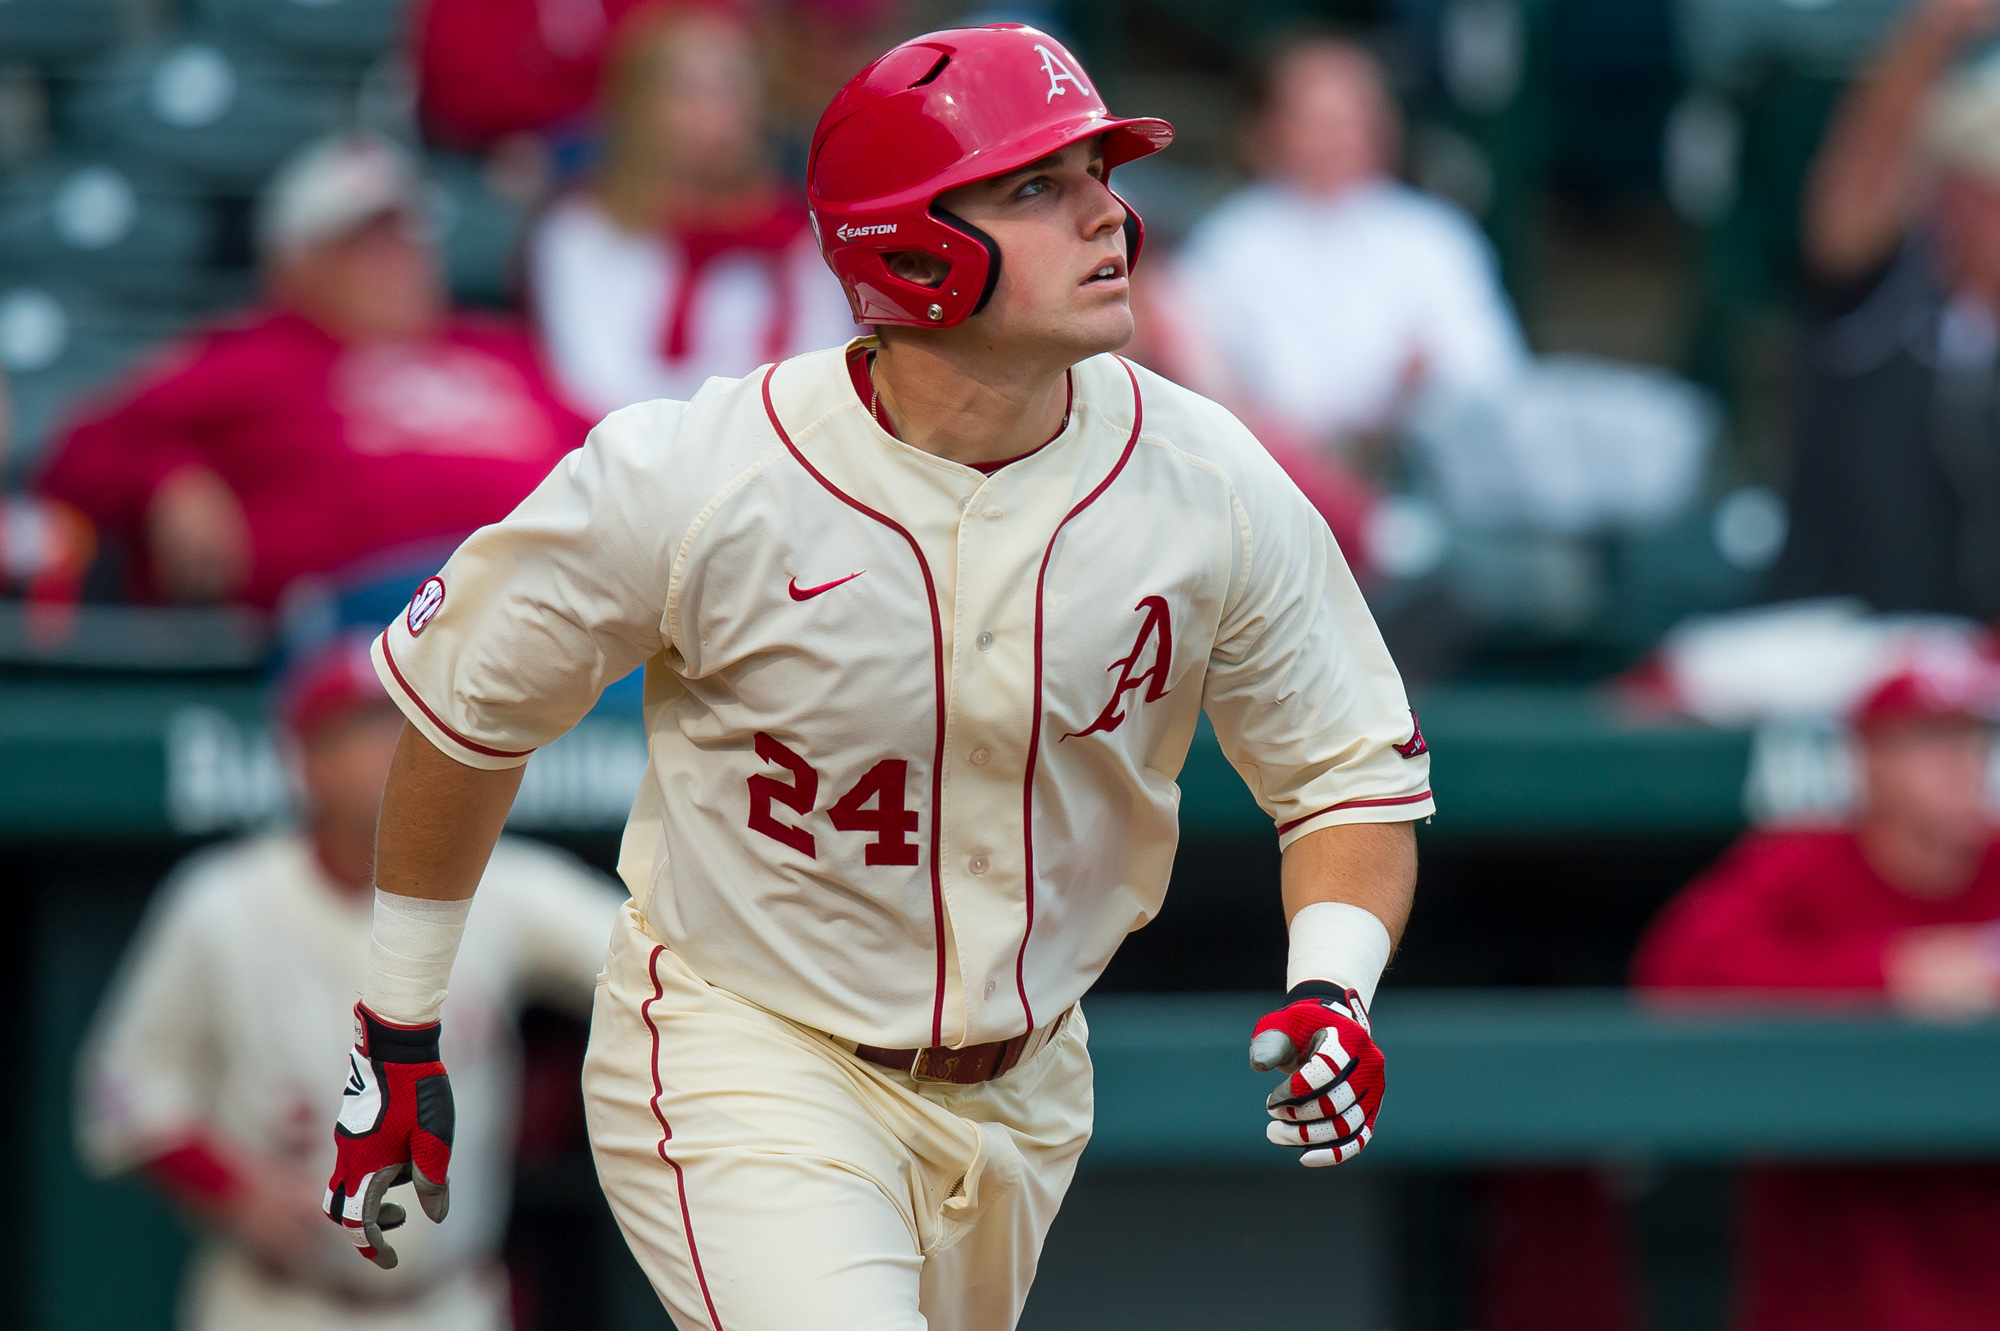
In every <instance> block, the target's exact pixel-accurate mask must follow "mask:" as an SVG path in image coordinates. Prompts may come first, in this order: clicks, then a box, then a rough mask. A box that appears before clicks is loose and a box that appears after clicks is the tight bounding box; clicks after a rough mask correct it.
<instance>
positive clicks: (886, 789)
mask: <svg viewBox="0 0 2000 1331" xmlns="http://www.w3.org/2000/svg"><path fill="white" fill-rule="evenodd" d="M757 756H758V757H759V758H762V759H763V760H764V761H765V762H767V763H775V764H777V765H778V766H779V767H782V768H784V769H785V771H786V772H788V773H790V774H791V778H792V779H791V781H790V782H789V783H788V782H785V781H781V780H779V779H778V778H777V777H775V776H770V775H767V774H765V773H762V772H759V773H758V774H757V775H755V776H753V777H751V778H750V830H751V831H753V832H762V833H763V834H764V835H765V836H767V837H770V838H771V839H772V840H773V841H776V842H779V843H781V844H783V845H787V846H790V847H791V848H792V849H793V850H796V851H797V852H798V853H799V854H801V855H803V856H805V857H806V858H807V859H809V860H812V859H818V858H819V843H818V842H817V841H816V840H814V838H813V834H812V833H811V832H808V831H806V830H805V829H804V828H803V827H798V826H796V825H794V824H792V823H782V822H779V821H778V819H777V817H776V816H775V815H773V814H772V812H771V806H772V805H773V804H782V805H784V806H785V807H786V808H787V809H790V810H791V811H792V812H794V813H797V814H802V815H803V814H810V813H811V812H812V811H813V808H814V806H815V805H817V804H818V802H819V773H818V772H816V771H814V770H813V765H812V764H811V763H809V762H807V761H806V760H805V759H804V758H802V757H800V756H799V755H798V754H796V753H794V752H792V750H790V749H788V748H786V747H785V745H784V744H783V743H781V742H779V741H778V740H776V739H773V738H772V737H771V736H769V735H767V734H765V733H764V732H763V731H761V730H760V731H758V732H757ZM909 775H910V764H909V762H908V761H907V760H905V759H902V758H884V759H883V760H882V761H881V762H879V763H876V764H875V765H874V766H873V767H871V768H869V769H868V771H867V772H866V773H865V774H864V775H863V776H862V778H861V779H860V780H859V781H857V782H855V783H854V785H853V787H852V788H850V789H849V790H848V792H847V793H846V794H844V795H842V796H841V797H840V798H839V799H837V800H835V801H834V803H833V807H832V808H831V809H828V810H827V817H828V818H830V819H831V820H832V822H833V830H834V831H836V832H873V833H874V834H875V839H874V840H873V841H871V842H869V843H868V845H867V846H866V847H865V855H864V859H865V861H866V862H867V863H869V864H915V863H916V862H917V843H916V842H914V841H912V840H910V834H911V833H912V832H914V831H916V830H917V811H916V810H915V809H912V808H910V807H909V803H908V801H907V798H906V797H905V795H904V787H905V785H906V784H907V783H908V781H909ZM871 804H872V805H873V806H874V807H872V808H871V807H869V806H870V805H871Z"/></svg>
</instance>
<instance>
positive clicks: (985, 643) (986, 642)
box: [972, 633, 993, 652]
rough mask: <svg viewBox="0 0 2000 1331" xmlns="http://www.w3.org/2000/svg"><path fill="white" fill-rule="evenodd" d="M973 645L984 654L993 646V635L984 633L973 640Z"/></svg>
mask: <svg viewBox="0 0 2000 1331" xmlns="http://www.w3.org/2000/svg"><path fill="white" fill-rule="evenodd" d="M972 645H973V646H975V647H977V648H978V649H979V650H980V651H982V652H983V651H985V650H986V649H987V648H988V647H991V646H992V645H993V635H992V634H991V633H982V634H980V635H979V636H978V637H976V638H974V639H973V640H972Z"/></svg>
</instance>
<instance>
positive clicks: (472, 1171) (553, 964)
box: [78, 637, 619, 1331]
mask: <svg viewBox="0 0 2000 1331" xmlns="http://www.w3.org/2000/svg"><path fill="white" fill-rule="evenodd" d="M279 700H280V712H281V721H282V725H283V727H284V732H285V735H286V737H287V739H288V740H289V748H288V752H289V756H290V758H291V760H292V764H291V765H292V770H293V773H294V776H295V778H296V782H297V785H298V789H299V791H300V794H301V796H302V799H303V811H302V818H301V826H300V827H299V828H298V829H297V830H292V831H281V832H276V833H270V834H266V835H261V836H256V837H252V838H249V839H246V840H243V841H239V842H236V843H233V844H230V845H225V846H220V847H215V848H211V849H209V850H205V851H202V852H200V853H198V854H197V855H195V856H194V857H193V858H191V859H190V860H188V861H187V862H186V863H184V864H183V865H182V866H181V867H180V868H179V869H177V870H176V871H175V873H174V874H173V876H172V877H171V878H170V879H169V880H168V881H167V882H166V883H165V884H164V885H163V886H162V887H161V889H160V891H159V893H158V896H157V897H156V899H155V901H154V903H153V905H152V908H151V910H150V912H149V914H148V916H147V919H146V922H145V924H144V926H143V927H142V929H141V931H140V933H139V935H138V937H137V939H136V940H135V941H134V943H133V944H132V946H131V948H130V950H129V952H128V954H127V956H126V958H125V961H124V964H123V967H122V969H121V971H120V974H119V976H118V978H117V979H116V980H115V981H114V983H113V986H112V988H111V990H110V992H109V993H108V994H107V996H106V998H105V1000H104V1004H103V1007H102V1009H101V1010H100V1011H99V1013H98V1016H97V1021H96V1024H95V1027H94V1028H93V1032H92V1034H91V1037H90V1039H89V1041H88V1043H87V1044H86V1046H85V1050H84V1053H83V1055H82V1061H81V1065H80V1068H79V1083H80V1099H79V1104H80V1108H79V1128H78V1130H79V1135H80V1140H81V1145H82V1150H83V1154H84V1158H85V1160H86V1162H87V1163H89V1164H90V1165H91V1166H92V1167H93V1168H95V1169H96V1170H98V1171H100V1172H102V1173H106V1174H109V1173H115V1172H120V1171H125V1170H131V1169H139V1170H141V1171H143V1173H144V1174H145V1176H146V1177H147V1178H148V1180H149V1181H151V1182H152V1183H153V1184H154V1185H155V1186H157V1187H158V1188H159V1189H160V1190H161V1191H163V1192H165V1193H166V1194H167V1196H168V1197H169V1198H170V1199H172V1200H173V1202H174V1203H175V1204H176V1205H177V1206H178V1207H179V1208H180V1209H181V1210H183V1211H184V1212H185V1213H186V1214H187V1215H188V1216H189V1217H190V1218H191V1219H193V1220H194V1221H195V1222H197V1224H198V1225H199V1227H200V1229H201V1231H202V1236H203V1237H202V1242H201V1245H200V1247H199V1249H198V1251H197V1253H196V1255H195V1257H194V1259H193V1264H192V1266H191V1267H190V1269H189V1271H188V1274H187V1277H186V1278H185V1280H184V1281H183V1286H182V1288H183V1302H182V1310H181V1320H180V1324H181V1325H182V1326H183V1327H188V1328H201V1329H209V1328H214V1329H217V1331H220V1329H221V1328H229V1329H231V1331H236V1329H237V1328H242V1329H244V1331H249V1329H251V1328H255V1329H256V1331H271V1328H324V1329H325V1331H365V1329H367V1328H383V1329H385V1331H386V1329H387V1328H398V1329H402V1328H409V1329H410V1331H414V1329H415V1328H419V1327H421V1328H424V1331H475V1329H476V1331H500V1329H501V1328H504V1327H507V1326H509V1325H510V1324H511V1323H510V1319H509V1315H508V1312H507V1287H506V1278H505V1276H504V1274H503V1273H502V1272H501V1270H500V1268H499V1266H498V1262H497V1256H498V1252H499V1247H500V1240H501V1236H502V1231H503V1230H504V1228H505V1226H506V1223H507V1211H508V1192H509V1178H508V1161H509V1157H510V1154H511V1150H512V1144H513V1139H514V1132H515V1124H514V1119H515V1113H514V1106H515V1103H516V1099H517V1097H516V1095H515V1093H514V1092H515V1089H516V1087H517V1084H518V1082H519V1076H520V1069H519V1063H520V1049H519V1044H518V1040H517V1022H518V1020H519V1016H520V1012H521V1009H522V1008H523V1006H524V1005H526V1004H527V1003H528V1002H530V1001H533V1000H540V1001H547V1002H550V1003H553V1004H555V1005H557V1006H560V1007H562V1008H564V1009H566V1010H568V1011H572V1012H575V1013H577V1014H578V1015H579V1016H583V1015H586V1014H587V1013H588V1011H589V1003H590V995H591V993H592V988H593V983H594V978H595V975H596V973H597V971H598V969H599V968H600V966H601V965H602V963H603V957H604V948H605V944H606V941H607V940H608V939H609V937H610V933H611V921H612V917H613V914H614V913H615V911H616V910H617V906H618V902H619V894H618V893H617V892H615V891H614V890H613V889H612V888H611V886H610V885H609V884H608V883H606V882H605V881H603V880H602V879H601V878H599V877H598V876H597V875H596V874H594V873H592V872H590V871H589V870H587V869H585V868H583V867H582V866H581V865H578V864H576V863H574V862H573V861H571V860H570V859H568V858H567V857H566V856H563V855H561V854H559V853H557V852H555V851H553V850H550V849H547V848H545V847H541V846H537V845H535V844H533V843H528V842H521V841H515V840H511V839H508V840H503V841H502V842H501V843H500V847H499V849H498V850H497V851H495V852H494V855H493V860H492V863H491V864H490V865H489V866H488V868H487V871H486V877H485V879H484V881H483V882H482V883H481V885H480V894H479V910H478V911H477V912H475V913H474V915H473V917H472V921H471V923H470V925H468V926H467V929H466V933H465V945H464V949H463V950H462V951H461V952H460V954H459V961H458V965H457V967H456V968H455V969H454V970H453V972H452V986H451V997H450V998H449V999H448V1000H447V1001H446V1004H445V1010H446V1012H447V1013H448V1014H449V1019H450V1031H451V1033H450V1034H449V1035H447V1036H446V1037H445V1043H446V1046H447V1049H446V1056H447V1057H452V1058H454V1059H455V1060H456V1062H455V1063H454V1066H453V1069H452V1075H453V1077H454V1078H455V1085H456V1086H457V1087H458V1118H457V1130H456V1138H455V1141H454V1144H453V1149H452V1158H451V1184H452V1202H453V1205H452V1208H451V1215H450V1217H449V1219H447V1220H446V1221H445V1223H443V1224H442V1225H432V1224H430V1223H428V1222H425V1221H422V1220H419V1221H418V1222H417V1223H414V1224H410V1225H407V1226H405V1227H404V1228H402V1229H400V1230H398V1231H397V1232H396V1237H395V1246H396V1250H397V1252H398V1254H399V1255H400V1258H401V1262H400V1264H399V1265H398V1266H397V1267H396V1269H394V1270H393V1271H383V1270H380V1269H379V1268H377V1267H375V1266H374V1265H373V1264H372V1263H368V1262H363V1261H359V1260H357V1259H356V1258H355V1256H354V1252H353V1245H352V1244H351V1243H349V1242H348V1240H347V1237H346V1236H345V1235H344V1234H343V1233H341V1232H340V1230H339V1229H337V1228H336V1227H335V1226H333V1225H329V1224H328V1223H327V1221H326V1217H325V1216H324V1215H323V1214H322V1213H321V1212H320V1210H319V1201H320V1197H321V1194H322V1193H323V1192H324V1190H325V1187H326V1178H327V1174H328V1171H329V1170H330V1169H331V1167H332V1163H333V1160H332V1139H331V1137H330V1136H329V1135H328V1134H327V1132H326V1122H325V1115H326V1104H325V1097H324V1092H323V1088H324V1086H325V1084H326V1082H327V1080H328V1079H329V1078H330V1077H332V1078H337V1077H338V1075H339V1070H340V1069H342V1068H344V1067H345V1066H346V1061H347V1055H348V1051H349V1050H350V1048H351V1047H352V1045H353V1014H352V1008H353V1004H354V999H355V997H356V995H357V994H358V993H359V992H360V989H361V981H362V976H363V974H364V972H365V971H366V969H367V965H368V935H369V925H370V920H371V918H372V907H373V902H374V897H373V893H372V892H371V890H370V883H371V880H372V868H373V858H374V843H375V815H376V808H377V806H378V805H379V804H380V802H381V796H382V786H383V782H384V781H385V779H386V778H387V775H388V771H389V761H390V757H391V755H392V754H393V753H394V752H395V748H396V742H397V739H398V737H399V736H400V735H401V734H402V730H403V719H402V715H401V714H400V713H399V712H397V711H396V709H395V708H394V706H392V705H391V704H390V702H389V699H388V697H387V695H386V694H384V693H383V692H382V686H381V685H380V684H379V683H378V682H377V681H376V678H375V671H374V669H373V667H372V666H371V665H370V664H369V661H368V651H367V639H366V638H365V637H349V638H343V639H338V640H336V641H335V642H334V644H333V645H332V646H331V647H328V648H325V649H323V650H321V651H320V652H319V653H317V654H315V655H312V656H309V657H307V658H305V659H304V660H303V661H302V662H301V663H300V664H299V665H298V666H297V667H296V668H295V669H293V670H292V671H291V672H289V674H288V676H287V678H286V679H285V680H284V681H282V684H281V689H280V694H279ZM454 1043H456V1044H457V1046H458V1047H457V1049H456V1050H453V1049H451V1048H450V1046H451V1045H453V1044H454ZM468 1077H469V1078H470V1079H471V1082H470V1084H469V1085H468V1083H467V1081H466V1078H468Z"/></svg>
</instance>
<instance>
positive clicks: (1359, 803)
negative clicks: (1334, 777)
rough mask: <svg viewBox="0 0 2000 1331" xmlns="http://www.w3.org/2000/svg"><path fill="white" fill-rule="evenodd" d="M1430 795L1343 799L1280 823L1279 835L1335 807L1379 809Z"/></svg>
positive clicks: (1425, 791)
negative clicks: (1377, 798)
mask: <svg viewBox="0 0 2000 1331" xmlns="http://www.w3.org/2000/svg"><path fill="white" fill-rule="evenodd" d="M1430 797H1431V793H1430V791H1428V790H1420V791H1418V792H1417V793H1416V794H1414V795H1397V796H1394V797H1393V798H1389V799H1379V800H1342V801H1341V802H1340V803H1338V804H1329V805H1327V806H1326V807H1325V808H1324V809H1314V810H1313V811H1312V812H1311V813H1309V814H1307V815H1305V816H1304V817H1303V818H1294V819H1292V821H1290V822H1289V823H1279V824H1278V835H1279V836H1283V835H1284V834H1285V833H1287V832H1289V831H1291V830H1292V829H1293V828H1294V827H1297V826H1298V825H1299V824H1301V823H1309V822H1311V821H1312V820H1313V819H1315V818H1317V817H1319V816H1320V815H1321V814H1323V813H1332V812H1333V811H1334V810H1335V809H1379V808H1382V807H1383V806H1385V805H1390V804H1421V803H1423V802H1424V801H1425V800H1427V799H1429V798H1430Z"/></svg>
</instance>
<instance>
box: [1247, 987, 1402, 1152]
mask: <svg viewBox="0 0 2000 1331" xmlns="http://www.w3.org/2000/svg"><path fill="white" fill-rule="evenodd" d="M1285 1000H1286V1001H1285V1006H1284V1007H1282V1008H1280V1009H1278V1010H1277V1011H1276V1012H1273V1013H1272V1014H1271V1015H1270V1016H1268V1017H1265V1018H1264V1019H1263V1020H1262V1021H1260V1022H1258V1023H1257V1030H1256V1032H1255V1033H1254V1034H1253V1035H1252V1036H1251V1038H1250V1066H1251V1067H1252V1068H1254V1069H1256V1070H1257V1071H1258V1072H1289V1073H1291V1074H1292V1075H1291V1076H1290V1077H1289V1078H1287V1079H1286V1080H1285V1081H1284V1082H1282V1083H1280V1084H1279V1086H1278V1088H1277V1089H1276V1090H1274V1091H1272V1092H1271V1094H1270V1098H1269V1099H1267V1100H1266V1101H1265V1102H1264V1107H1265V1108H1266V1109H1267V1110H1269V1111H1270V1114H1271V1117H1272V1118H1273V1119H1275V1120H1276V1121H1275V1122H1273V1123H1269V1124H1267V1125H1265V1128H1264V1135H1265V1136H1266V1137H1268V1138H1269V1139H1270V1140H1271V1141H1273V1142H1275V1143H1276V1144H1278V1145H1279V1146H1291V1147H1295V1148H1298V1149H1300V1150H1303V1151H1304V1152H1305V1154H1303V1155H1301V1156H1300V1157H1299V1163H1300V1164H1302V1165H1311V1166H1315V1167H1317V1166H1320V1165H1337V1164H1340V1163H1342V1162H1344V1161H1347V1160H1352V1159H1353V1158H1354V1157H1355V1156H1357V1155H1359V1154H1361V1148H1362V1147H1364V1146H1366V1145H1367V1144H1368V1139H1369V1138H1370V1137H1372V1136H1374V1135H1375V1112H1376V1111H1377V1110H1378V1109H1380V1108H1381V1107H1382V1087H1383V1076H1382V1051H1381V1049H1379V1048H1378V1047H1377V1046H1376V1044H1375V1037H1374V1036H1373V1035H1372V1034H1370V1033H1369V1029H1368V1009H1367V1008H1365V1007H1363V1006H1362V1005H1361V995H1360V994H1357V993H1355V992H1354V990H1352V989H1343V988H1341V987H1340V986H1339V985H1336V984H1329V983H1327V982H1326V981H1325V980H1307V981H1306V982H1305V983H1304V984H1301V985H1298V986H1297V987H1295V988H1294V989H1293V990H1292V991H1291V992H1290V993H1289V994H1286V995H1285Z"/></svg>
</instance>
